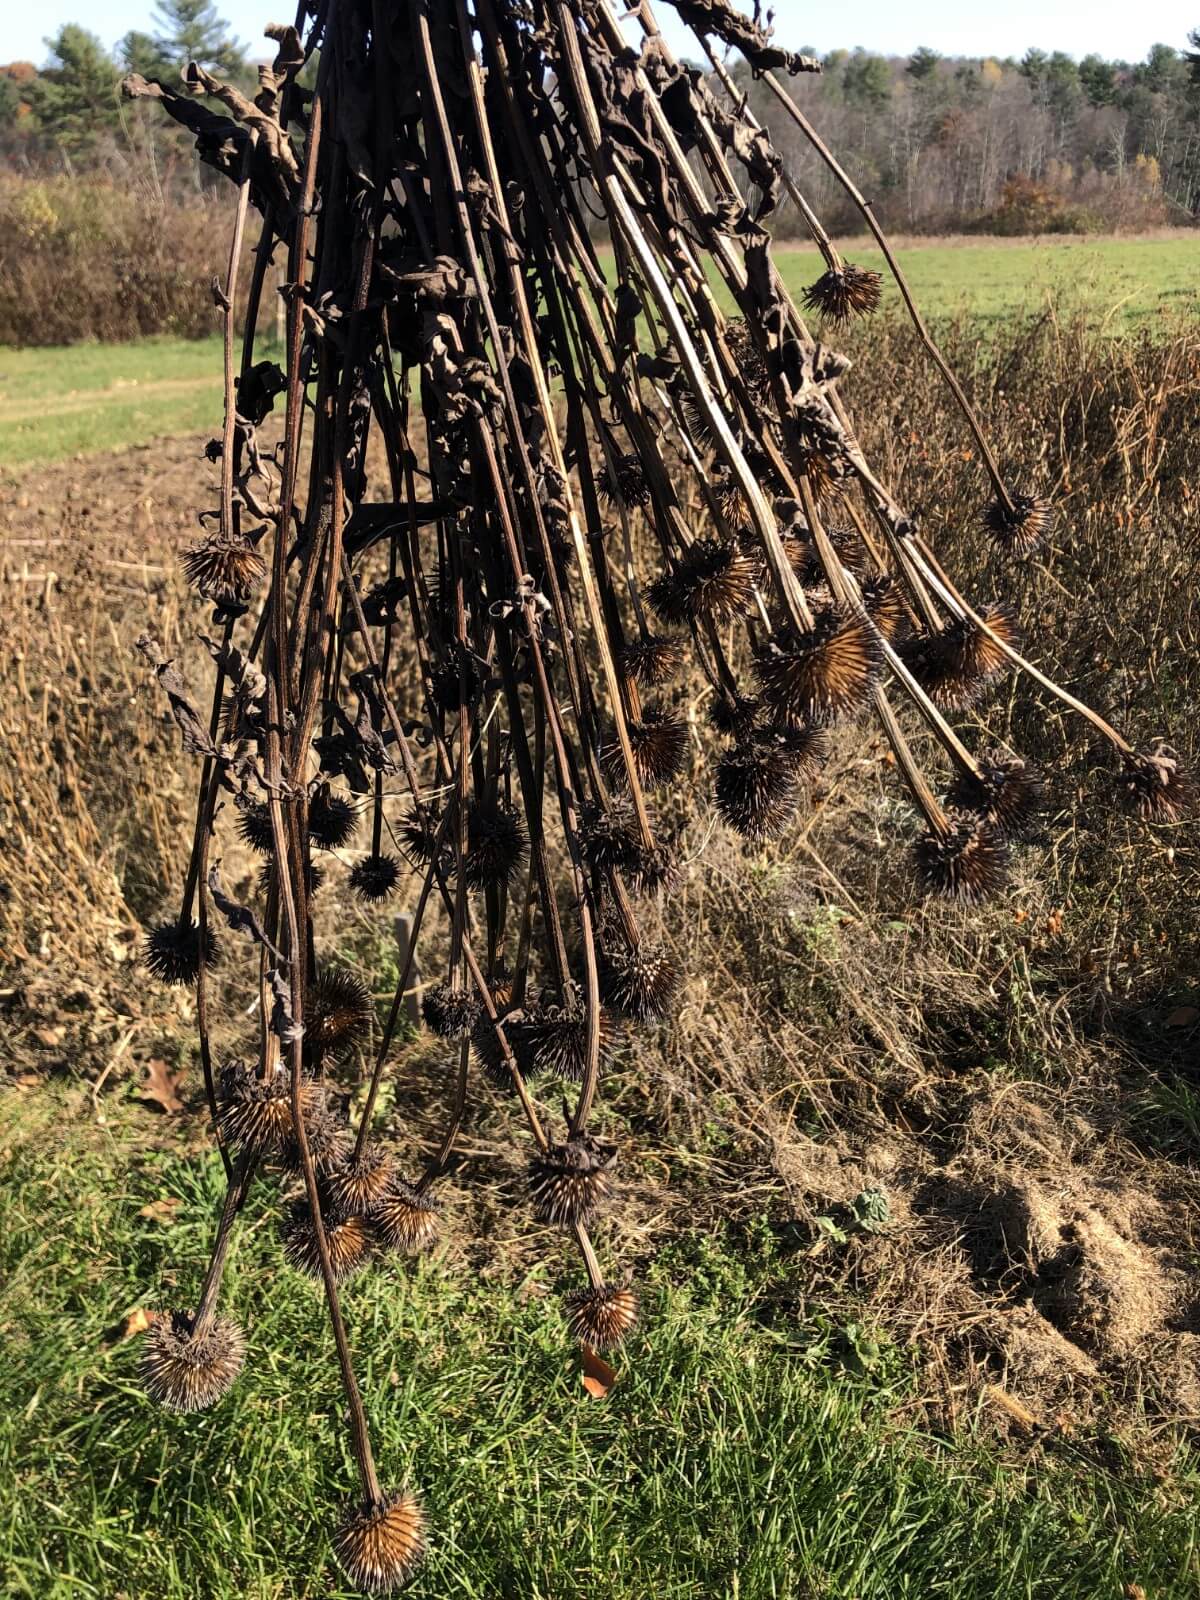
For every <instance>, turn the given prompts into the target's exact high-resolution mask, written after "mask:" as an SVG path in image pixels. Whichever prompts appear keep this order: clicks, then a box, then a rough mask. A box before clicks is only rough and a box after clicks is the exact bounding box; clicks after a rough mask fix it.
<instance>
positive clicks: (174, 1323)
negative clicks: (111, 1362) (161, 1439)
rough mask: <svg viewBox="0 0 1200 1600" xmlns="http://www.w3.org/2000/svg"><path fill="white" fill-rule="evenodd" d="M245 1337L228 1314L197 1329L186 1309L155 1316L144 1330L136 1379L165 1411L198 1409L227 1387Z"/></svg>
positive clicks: (243, 1351)
mask: <svg viewBox="0 0 1200 1600" xmlns="http://www.w3.org/2000/svg"><path fill="white" fill-rule="evenodd" d="M245 1358H246V1340H245V1337H244V1335H243V1334H242V1330H241V1328H240V1327H239V1326H238V1324H237V1323H236V1322H235V1321H234V1320H233V1318H232V1317H214V1318H213V1319H212V1321H211V1322H210V1323H209V1324H208V1326H207V1328H205V1329H203V1330H202V1331H201V1332H200V1333H196V1332H194V1331H193V1319H192V1317H191V1316H189V1315H188V1313H187V1312H186V1311H171V1312H167V1313H164V1314H163V1315H161V1316H159V1317H157V1318H156V1319H155V1321H154V1322H152V1323H151V1324H150V1327H149V1329H148V1330H147V1333H146V1344H145V1348H144V1349H143V1351H142V1382H143V1383H144V1384H145V1386H146V1392H147V1393H148V1394H149V1396H150V1398H151V1399H152V1400H154V1401H156V1402H157V1403H158V1404H159V1405H160V1406H166V1407H167V1409H168V1410H169V1411H204V1410H206V1409H207V1408H208V1407H209V1406H211V1405H215V1404H216V1403H217V1401H218V1400H221V1399H223V1398H224V1396H225V1395H226V1394H228V1393H229V1390H230V1389H231V1388H232V1387H233V1384H234V1381H235V1379H236V1378H237V1375H238V1373H239V1372H240V1371H241V1370H242V1363H243V1361H244V1360H245Z"/></svg>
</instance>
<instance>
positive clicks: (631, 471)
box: [600, 452, 650, 506]
mask: <svg viewBox="0 0 1200 1600" xmlns="http://www.w3.org/2000/svg"><path fill="white" fill-rule="evenodd" d="M600 492H601V494H602V495H603V496H604V498H605V499H606V500H608V501H610V502H613V503H615V502H616V501H618V500H623V501H624V502H625V504H626V505H627V506H647V505H649V504H650V485H649V483H648V482H647V481H646V472H645V469H644V467H643V466H642V462H641V458H640V457H639V456H637V455H635V454H633V453H632V452H629V453H627V454H625V455H618V456H614V457H613V463H612V466H611V467H610V466H609V465H608V464H607V463H606V464H605V467H604V471H603V472H602V473H601V475H600Z"/></svg>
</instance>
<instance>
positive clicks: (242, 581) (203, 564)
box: [183, 535, 267, 609]
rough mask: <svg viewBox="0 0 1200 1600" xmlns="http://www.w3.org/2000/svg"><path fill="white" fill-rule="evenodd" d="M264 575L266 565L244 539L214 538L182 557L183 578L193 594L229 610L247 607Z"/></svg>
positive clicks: (206, 540) (192, 548)
mask: <svg viewBox="0 0 1200 1600" xmlns="http://www.w3.org/2000/svg"><path fill="white" fill-rule="evenodd" d="M266 571H267V564H266V562H265V561H264V560H263V558H262V557H261V556H260V555H259V553H258V551H257V550H256V549H255V548H254V546H253V545H252V544H247V543H246V541H245V540H244V539H226V538H223V537H221V536H220V535H214V536H213V537H212V538H211V539H202V540H201V541H200V543H199V544H194V545H192V547H191V548H190V549H189V550H186V551H185V552H184V555H183V572H184V576H185V577H186V578H187V580H188V582H189V583H190V584H191V585H192V587H193V589H195V591H196V593H197V594H199V595H201V596H202V597H203V598H204V599H205V600H211V601H212V602H213V604H214V605H217V606H222V607H226V608H229V609H240V608H241V607H243V606H248V605H249V604H250V602H251V600H253V598H254V595H255V592H256V591H257V589H258V586H259V584H260V583H261V582H262V580H263V578H264V577H265V576H266Z"/></svg>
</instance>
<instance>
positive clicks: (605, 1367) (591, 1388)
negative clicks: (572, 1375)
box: [583, 1344, 617, 1400]
mask: <svg viewBox="0 0 1200 1600" xmlns="http://www.w3.org/2000/svg"><path fill="white" fill-rule="evenodd" d="M616 1381H617V1374H616V1371H615V1369H614V1368H612V1367H610V1366H609V1364H608V1362H607V1361H605V1359H604V1357H603V1356H599V1355H597V1354H596V1352H595V1351H594V1350H593V1349H592V1347H591V1345H590V1344H585V1345H584V1346H583V1387H584V1388H585V1389H586V1390H587V1392H588V1393H589V1394H590V1395H591V1397H592V1399H593V1400H603V1399H604V1398H605V1397H606V1396H607V1394H608V1391H609V1390H610V1389H611V1388H612V1386H613V1384H614V1383H616Z"/></svg>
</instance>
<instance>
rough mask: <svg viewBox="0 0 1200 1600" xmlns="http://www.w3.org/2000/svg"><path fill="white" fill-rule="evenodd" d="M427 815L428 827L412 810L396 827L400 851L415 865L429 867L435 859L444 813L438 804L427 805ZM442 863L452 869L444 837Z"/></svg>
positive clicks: (446, 867)
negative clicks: (434, 849) (436, 843)
mask: <svg viewBox="0 0 1200 1600" xmlns="http://www.w3.org/2000/svg"><path fill="white" fill-rule="evenodd" d="M425 815H426V817H427V819H428V822H429V826H428V827H427V828H426V827H425V826H424V825H423V824H422V822H421V818H420V816H419V815H418V814H417V812H415V811H410V812H409V813H408V815H407V816H406V817H405V818H404V819H403V820H402V821H401V823H400V825H399V827H398V828H397V829H396V839H397V842H398V843H399V845H400V852H401V854H402V855H403V856H404V858H405V860H406V861H407V862H408V863H409V865H410V866H413V867H418V868H420V867H428V865H429V863H430V862H431V861H432V860H433V847H434V842H435V841H436V839H437V836H438V829H439V828H440V827H441V823H442V814H441V812H440V810H439V809H438V808H437V807H436V806H426V808H425ZM441 857H442V865H443V867H444V868H445V869H446V870H447V871H449V870H450V865H451V863H450V857H449V852H448V850H447V847H446V841H445V838H444V837H443V840H442V849H441Z"/></svg>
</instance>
